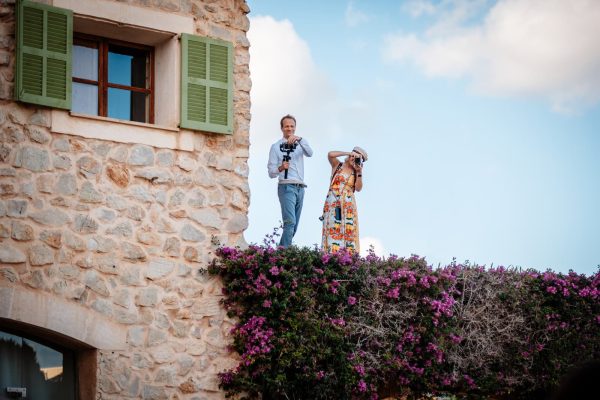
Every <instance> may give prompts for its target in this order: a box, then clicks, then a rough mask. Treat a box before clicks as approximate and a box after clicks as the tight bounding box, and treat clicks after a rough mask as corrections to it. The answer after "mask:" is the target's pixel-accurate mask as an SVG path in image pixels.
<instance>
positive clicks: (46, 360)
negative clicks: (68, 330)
mask: <svg viewBox="0 0 600 400" xmlns="http://www.w3.org/2000/svg"><path fill="white" fill-rule="evenodd" d="M0 389H1V391H2V392H1V394H0V398H3V397H2V396H3V395H8V396H9V397H11V398H14V397H17V398H20V397H23V398H28V399H40V400H46V399H47V400H52V399H64V400H71V399H75V356H74V352H73V351H70V350H67V349H63V348H60V347H58V346H54V345H52V346H50V345H47V344H45V343H44V344H42V343H40V342H39V341H37V340H31V339H28V338H25V337H23V336H20V335H15V334H11V333H8V332H3V331H2V330H0Z"/></svg>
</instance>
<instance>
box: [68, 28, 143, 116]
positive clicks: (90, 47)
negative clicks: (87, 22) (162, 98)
mask: <svg viewBox="0 0 600 400" xmlns="http://www.w3.org/2000/svg"><path fill="white" fill-rule="evenodd" d="M153 64H154V50H153V48H152V47H149V46H144V45H138V44H132V43H127V42H121V41H115V40H109V39H104V38H96V37H91V36H83V35H76V36H75V38H74V40H73V86H72V87H73V93H72V98H73V105H72V108H71V110H72V111H73V112H77V113H82V114H89V115H99V116H101V117H110V118H116V119H124V120H129V121H136V122H147V123H151V124H152V123H154V90H153V88H154V85H153V75H154V74H153V71H154V67H153Z"/></svg>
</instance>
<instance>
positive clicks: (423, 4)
mask: <svg viewBox="0 0 600 400" xmlns="http://www.w3.org/2000/svg"><path fill="white" fill-rule="evenodd" d="M403 9H404V10H406V12H408V13H409V14H410V15H411V16H412V17H414V18H417V17H420V16H421V15H431V14H435V12H436V9H437V8H436V6H435V5H434V4H433V2H431V1H426V0H411V1H407V2H406V3H404V6H403Z"/></svg>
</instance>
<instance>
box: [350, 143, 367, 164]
mask: <svg viewBox="0 0 600 400" xmlns="http://www.w3.org/2000/svg"><path fill="white" fill-rule="evenodd" d="M352 151H353V152H355V153H358V154H360V155H361V156H362V158H363V161H367V160H368V158H369V155H368V154H367V152H366V151H365V150H364V149H363V148H361V147H358V146H354V148H353V149H352Z"/></svg>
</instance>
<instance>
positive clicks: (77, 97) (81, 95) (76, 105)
mask: <svg viewBox="0 0 600 400" xmlns="http://www.w3.org/2000/svg"><path fill="white" fill-rule="evenodd" d="M72 90H73V91H72V96H73V97H72V98H73V105H72V107H71V111H73V112H77V113H81V114H88V115H98V86H96V85H86V84H85V83H79V82H73V88H72Z"/></svg>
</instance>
